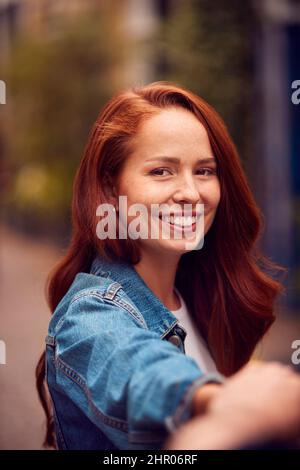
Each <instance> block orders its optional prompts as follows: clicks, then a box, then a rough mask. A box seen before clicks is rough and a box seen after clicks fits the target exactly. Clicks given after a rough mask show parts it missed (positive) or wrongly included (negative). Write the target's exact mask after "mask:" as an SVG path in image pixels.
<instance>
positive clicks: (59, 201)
mask: <svg viewBox="0 0 300 470" xmlns="http://www.w3.org/2000/svg"><path fill="white" fill-rule="evenodd" d="M0 80H2V81H3V82H4V83H5V84H6V97H5V98H6V99H5V104H4V103H2V102H1V100H0V102H1V104H0V191H1V202H2V204H1V222H0V307H1V314H0V341H2V342H3V343H2V344H4V343H5V347H6V364H1V363H0V449H41V446H42V439H43V434H44V429H45V428H44V426H45V420H44V415H43V411H42V408H41V406H40V404H39V401H38V397H37V393H36V389H35V383H34V369H35V366H36V363H37V361H38V359H39V357H40V354H41V352H42V350H43V348H44V338H45V335H46V333H47V326H48V322H49V318H50V311H49V309H48V307H47V304H46V300H45V295H44V286H45V281H46V277H47V275H48V273H49V270H50V269H51V268H52V267H53V265H54V264H55V263H56V262H57V261H58V260H59V259H60V257H61V256H63V253H64V249H65V247H66V246H67V244H68V240H69V235H70V200H71V193H72V182H73V178H74V174H75V170H76V168H77V166H78V163H79V161H80V158H81V154H82V152H83V149H84V146H85V143H86V140H87V136H88V132H89V129H90V127H91V125H92V124H93V122H94V120H95V119H96V117H97V115H98V113H99V111H100V109H101V108H102V106H103V105H104V104H105V103H106V102H107V100H108V99H109V98H110V97H111V96H112V95H113V94H114V93H115V92H117V91H119V90H120V89H121V88H125V87H127V86H131V85H141V84H146V83H149V82H151V81H154V80H171V81H174V82H176V83H178V84H180V85H182V86H186V87H187V88H189V89H191V90H192V91H194V92H195V93H196V94H199V95H200V96H202V97H203V98H204V99H205V100H206V101H208V102H209V103H210V104H212V105H213V106H214V107H215V108H216V109H217V111H218V112H219V113H220V114H221V116H222V117H223V119H224V120H225V123H226V124H227V126H228V129H229V131H230V133H231V135H232V137H233V140H234V142H235V143H236V145H237V148H238V150H239V153H240V156H241V159H242V162H243V166H244V168H245V171H246V174H247V175H248V178H249V182H250V185H251V188H252V190H253V193H254V195H255V198H256V201H257V203H258V205H259V206H260V208H261V210H262V212H263V214H264V224H265V231H264V236H263V238H262V240H261V246H262V248H263V250H264V252H265V253H266V254H267V255H268V256H269V257H270V258H271V259H272V260H273V261H275V262H277V263H278V264H280V265H283V266H285V267H286V268H288V275H287V277H286V280H285V287H286V292H285V294H284V295H283V296H282V298H281V299H280V302H279V304H278V312H277V317H278V319H277V321H276V322H275V324H274V326H273V327H272V329H271V331H270V332H269V333H268V334H267V335H266V337H265V338H264V340H263V341H262V342H261V344H259V346H258V348H257V350H256V353H255V358H258V359H262V360H274V359H276V360H280V361H283V362H285V363H289V364H291V355H292V352H293V350H292V348H291V345H292V342H293V341H294V340H296V339H299V340H300V104H299V105H297V104H294V103H293V102H292V99H291V95H292V92H293V90H292V88H291V85H292V82H293V81H295V80H300V1H299V0H258V1H256V0H243V1H240V0H213V1H212V0H89V1H86V0H72V1H70V0H69V1H68V0H0ZM0 362H1V361H0ZM298 367H299V366H298Z"/></svg>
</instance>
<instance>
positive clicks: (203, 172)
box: [198, 168, 216, 176]
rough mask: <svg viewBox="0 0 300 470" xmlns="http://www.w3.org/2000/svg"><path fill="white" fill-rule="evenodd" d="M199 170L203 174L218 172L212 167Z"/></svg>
mask: <svg viewBox="0 0 300 470" xmlns="http://www.w3.org/2000/svg"><path fill="white" fill-rule="evenodd" d="M198 172H200V174H201V175H203V176H210V175H214V174H215V173H216V170H213V169H212V168H200V170H198Z"/></svg>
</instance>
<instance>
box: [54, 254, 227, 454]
mask: <svg viewBox="0 0 300 470" xmlns="http://www.w3.org/2000/svg"><path fill="white" fill-rule="evenodd" d="M185 336H186V332H185V331H184V329H183V328H182V327H181V326H180V325H179V324H178V320H177V319H176V317H175V316H174V315H173V313H172V312H170V311H169V310H168V309H167V308H166V307H165V306H164V305H163V304H162V303H161V301H160V300H159V299H158V298H157V297H156V296H155V295H154V293H153V292H152V291H151V290H150V289H149V288H148V286H147V285H146V284H145V282H144V281H143V279H142V278H141V277H140V276H139V274H138V273H137V271H136V270H135V269H134V267H133V266H132V265H131V264H129V263H126V262H123V261H118V262H111V261H107V260H106V259H103V258H102V257H100V256H99V255H98V256H96V258H95V259H94V261H93V263H92V266H91V270H90V273H81V272H80V273H78V274H77V275H76V277H75V279H74V281H73V283H72V285H71V287H70V288H69V290H68V292H67V293H66V295H65V296H64V297H63V298H62V299H61V301H60V303H59V304H58V306H57V308H56V309H55V311H54V313H53V315H52V317H51V320H50V323H49V329H48V335H47V337H46V380H47V384H48V388H49V392H50V396H51V399H52V403H53V412H54V425H55V433H56V439H57V444H58V448H59V449H91V450H92V449H94V450H99V449H103V450H114V449H128V450H136V449H151V450H156V449H161V448H162V446H163V444H164V441H165V440H166V438H167V437H168V435H169V434H170V433H173V432H175V430H176V429H177V428H178V426H179V425H180V424H181V423H183V422H185V421H186V420H187V419H189V418H190V417H191V412H192V410H191V405H192V398H193V395H194V393H195V390H196V389H197V388H198V387H200V386H202V385H203V384H204V383H207V382H217V383H218V382H219V383H221V382H223V380H224V377H223V376H222V375H220V374H217V373H216V374H203V373H202V371H201V370H200V369H199V367H198V365H197V364H196V362H195V361H194V359H192V358H191V357H188V356H186V355H185V351H184V340H185Z"/></svg>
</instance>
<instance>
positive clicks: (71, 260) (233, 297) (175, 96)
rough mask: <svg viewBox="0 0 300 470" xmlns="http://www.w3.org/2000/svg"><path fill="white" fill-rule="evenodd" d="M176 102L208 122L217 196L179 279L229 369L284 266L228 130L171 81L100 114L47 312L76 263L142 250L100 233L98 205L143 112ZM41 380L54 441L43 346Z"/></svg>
mask: <svg viewBox="0 0 300 470" xmlns="http://www.w3.org/2000/svg"><path fill="white" fill-rule="evenodd" d="M170 106H180V107H182V108H185V109H187V110H189V111H190V112H192V113H193V114H194V115H195V116H196V117H197V118H198V119H199V121H200V122H201V123H202V124H203V126H204V127H205V129H206V131H207V133H208V137H209V140H210V144H211V147H212V150H213V153H214V156H215V158H216V160H217V164H218V177H219V181H220V188H221V198H220V202H219V206H218V209H217V212H216V215H215V219H214V221H213V224H212V226H211V228H210V229H209V231H208V233H207V234H206V236H205V243H204V246H203V248H202V249H201V250H196V251H191V252H189V253H185V254H184V255H183V256H182V257H181V259H180V262H179V265H178V270H177V274H176V281H175V284H176V286H177V288H178V289H179V291H180V292H181V294H182V296H183V298H184V299H185V301H186V303H187V306H188V308H189V311H190V313H191V315H192V317H193V319H194V321H195V327H196V328H198V329H199V331H200V332H201V334H202V336H203V337H204V338H205V340H206V342H207V344H208V347H209V349H210V351H211V353H212V355H213V357H214V360H215V362H216V365H217V368H218V370H219V371H220V372H222V373H223V374H225V375H230V374H232V373H234V372H236V371H237V370H238V369H239V368H240V367H242V366H243V365H244V364H245V363H246V362H247V361H248V360H249V358H250V356H251V354H252V353H253V350H254V348H255V346H256V344H257V342H258V341H259V340H260V339H261V337H262V336H263V335H264V334H265V333H266V331H267V330H268V328H269V327H270V326H271V324H272V323H273V321H274V319H275V317H274V306H275V300H276V297H277V295H278V294H279V293H280V292H281V291H282V290H283V287H282V285H281V283H280V282H278V281H276V280H275V279H273V278H272V277H271V276H270V274H268V271H269V270H275V269H282V268H279V267H278V266H276V265H274V264H273V263H271V261H270V260H268V259H267V258H266V257H264V256H263V255H262V254H261V253H260V252H259V250H258V246H257V245H258V244H257V242H258V240H259V236H260V235H261V229H262V220H261V214H260V211H259V209H258V207H257V205H256V203H255V201H254V198H253V195H252V193H251V190H250V188H249V185H248V182H247V179H246V176H245V174H244V171H243V169H242V165H241V162H240V159H239V156H238V154H237V151H236V148H235V146H234V144H233V142H232V140H231V138H230V136H229V134H228V131H227V129H226V127H225V125H224V123H223V121H222V119H221V118H220V116H219V115H218V114H217V113H216V111H215V110H214V109H213V108H211V107H210V106H209V105H208V104H207V103H206V102H205V101H204V100H203V99H202V98H200V97H199V96H197V95H195V94H193V93H191V92H190V91H188V90H186V89H184V88H182V87H179V86H177V85H175V84H172V83H169V82H155V83H152V84H150V85H147V86H143V87H139V88H133V89H131V90H125V91H123V92H121V93H119V94H118V95H117V96H115V97H114V98H112V99H111V100H110V101H109V102H108V103H107V105H106V106H105V107H104V109H103V110H102V112H101V113H100V114H99V116H98V118H97V120H96V122H95V124H94V126H93V128H92V130H91V133H90V136H89V139H88V143H87V146H86V148H85V151H84V155H83V158H82V160H81V163H80V166H79V168H78V171H77V174H76V177H75V181H74V187H73V200H72V237H71V242H70V245H69V248H68V250H67V253H66V255H65V256H64V258H63V259H62V260H61V261H60V262H59V263H58V264H57V265H56V266H55V267H54V269H53V270H52V272H51V273H50V274H49V277H48V283H47V299H48V304H49V307H50V310H51V312H52V313H53V312H54V310H55V308H56V306H57V305H58V303H59V301H60V300H61V299H62V297H63V296H64V295H65V294H66V292H67V291H68V289H69V287H70V285H71V283H72V282H73V280H74V277H75V275H76V274H77V273H78V272H89V269H90V265H91V262H92V260H93V258H94V256H95V254H96V253H99V254H100V255H102V256H105V257H107V258H108V259H111V260H117V259H120V258H122V259H124V260H126V261H129V262H130V263H132V264H135V263H137V262H138V261H139V257H140V253H139V250H138V247H137V245H136V243H135V242H134V240H131V239H130V238H127V239H126V240H123V239H122V240H118V239H116V240H112V239H105V240H100V239H99V238H98V237H97V235H96V225H97V220H96V216H95V215H96V208H97V207H98V205H99V204H101V203H105V202H108V197H107V192H106V188H107V185H108V184H110V183H111V182H113V181H116V179H117V178H118V176H119V175H120V174H121V171H122V164H123V163H124V161H125V160H126V158H127V157H128V155H129V154H130V151H131V141H132V137H133V136H135V134H136V133H137V132H138V130H139V128H140V126H141V124H142V123H143V122H144V120H145V119H147V118H149V117H150V116H152V115H154V114H156V113H159V111H160V110H161V109H162V108H166V107H170ZM36 376H37V387H38V392H39V396H40V399H41V402H42V405H43V407H44V409H45V412H46V415H47V421H48V426H47V435H46V439H45V442H44V445H53V444H54V433H53V422H52V412H51V401H50V400H49V396H48V393H47V385H46V382H45V353H43V354H42V356H41V358H40V360H39V363H38V366H37V369H36Z"/></svg>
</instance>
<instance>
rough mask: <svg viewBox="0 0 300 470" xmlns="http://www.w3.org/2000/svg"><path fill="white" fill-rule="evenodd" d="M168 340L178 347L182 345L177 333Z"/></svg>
mask: <svg viewBox="0 0 300 470" xmlns="http://www.w3.org/2000/svg"><path fill="white" fill-rule="evenodd" d="M168 341H170V343H172V344H174V345H175V346H177V347H179V346H180V345H181V339H180V337H179V336H177V335H172V336H170V338H168Z"/></svg>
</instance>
